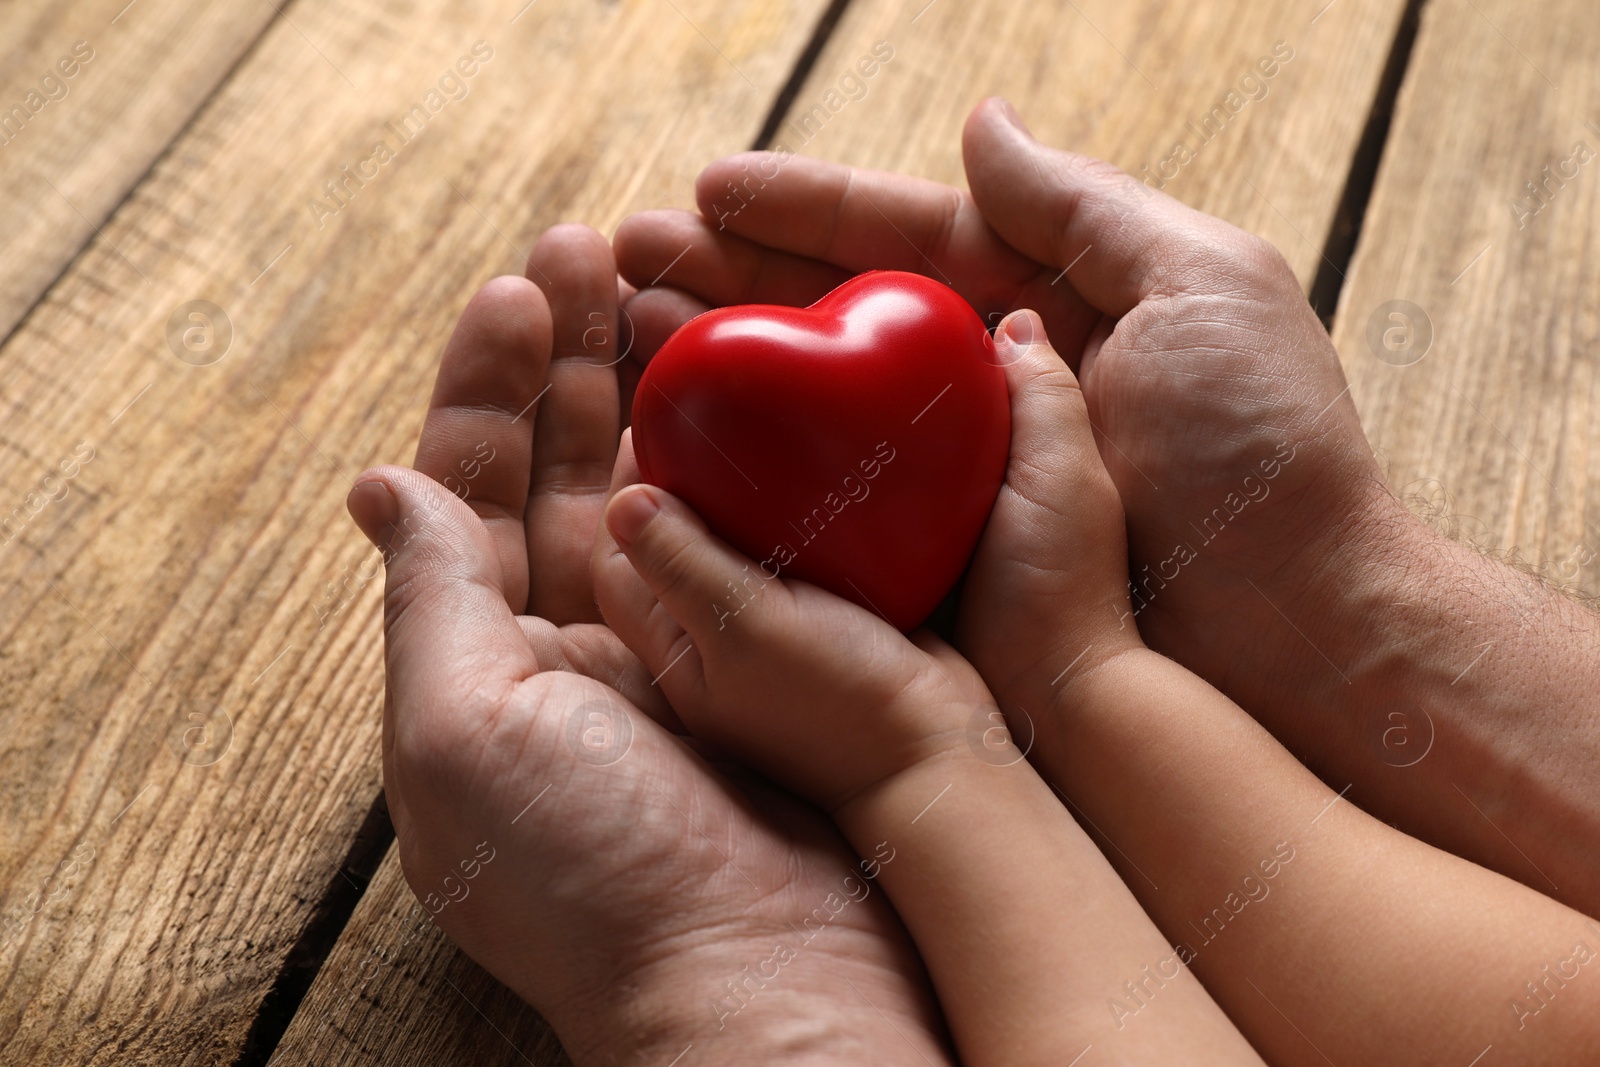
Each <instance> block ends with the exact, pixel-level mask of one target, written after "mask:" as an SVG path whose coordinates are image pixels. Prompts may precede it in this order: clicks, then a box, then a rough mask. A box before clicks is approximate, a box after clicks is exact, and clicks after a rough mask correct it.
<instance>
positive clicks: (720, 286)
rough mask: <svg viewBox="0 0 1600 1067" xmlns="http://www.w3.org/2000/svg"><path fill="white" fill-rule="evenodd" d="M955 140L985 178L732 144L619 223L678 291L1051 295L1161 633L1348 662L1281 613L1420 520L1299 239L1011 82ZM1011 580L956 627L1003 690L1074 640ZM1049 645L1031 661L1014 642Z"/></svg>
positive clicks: (1224, 647) (973, 605)
mask: <svg viewBox="0 0 1600 1067" xmlns="http://www.w3.org/2000/svg"><path fill="white" fill-rule="evenodd" d="M963 147H964V151H965V157H966V165H967V174H968V179H969V183H970V185H971V188H972V192H971V194H970V195H969V194H967V193H965V192H962V191H960V190H957V189H954V188H950V187H948V186H944V185H940V184H937V183H933V182H929V181H924V180H920V179H915V178H909V177H904V176H900V175H892V174H884V173H878V172H873V171H866V170H861V169H852V168H849V167H846V166H842V165H839V164H835V163H827V162H822V161H819V160H812V159H806V158H803V157H797V156H790V155H785V154H775V153H746V154H744V155H740V156H734V157H730V158H728V159H724V160H721V161H718V162H717V163H714V164H712V165H711V166H710V167H708V168H707V169H706V171H705V172H704V173H703V174H702V175H701V177H700V179H699V182H698V184H697V197H698V200H699V207H700V212H701V213H700V214H698V215H696V214H690V213H684V212H650V213H646V214H643V215H639V216H635V217H633V218H632V219H629V220H628V221H627V222H625V223H624V224H623V226H622V228H621V229H620V230H619V231H618V235H617V240H616V247H617V255H618V262H619V265H620V267H621V270H622V273H623V276H624V277H625V278H627V279H629V280H630V281H633V282H635V283H637V284H641V285H649V284H652V283H654V284H656V285H658V286H670V287H673V288H674V289H675V290H676V291H677V293H678V294H685V295H673V296H670V297H669V296H666V295H663V296H660V297H657V298H652V299H653V300H658V301H659V302H660V304H661V305H666V304H668V303H669V302H676V303H675V306H678V307H684V306H692V305H694V304H696V303H698V305H699V306H706V305H724V304H735V303H747V302H771V303H785V304H805V303H809V302H811V301H814V300H815V299H817V298H818V297H820V296H821V295H823V294H824V293H825V292H826V291H827V290H828V289H829V288H831V287H832V286H834V285H836V284H838V283H839V282H840V281H842V280H844V279H845V278H846V277H849V276H850V275H851V274H853V273H856V272H859V271H863V270H869V269H896V270H910V271H919V272H921V273H924V274H927V275H930V276H932V277H935V278H940V279H942V280H944V281H945V282H947V283H948V284H950V285H951V286H952V287H953V288H954V289H955V290H956V291H957V292H959V293H960V294H961V295H962V296H964V297H965V298H966V299H967V300H968V301H969V302H970V303H971V304H972V305H973V307H974V308H976V309H977V310H978V312H979V313H980V314H981V315H983V316H984V317H985V319H986V321H988V322H990V323H991V324H993V323H996V322H998V320H999V319H1000V318H1001V317H1003V316H1004V315H1006V314H1008V313H1010V312H1011V311H1014V310H1016V309H1018V308H1022V307H1031V308H1034V309H1036V310H1037V311H1038V313H1039V314H1040V316H1041V318H1042V321H1043V323H1044V328H1045V331H1046V333H1047V335H1048V338H1049V340H1050V342H1051V343H1052V344H1053V345H1054V347H1055V348H1056V349H1057V350H1058V351H1059V352H1061V354H1062V356H1063V357H1064V358H1065V359H1066V361H1067V363H1068V364H1069V365H1070V366H1071V367H1072V368H1073V369H1074V370H1075V371H1076V373H1077V376H1078V379H1079V381H1080V383H1081V385H1082V390H1083V397H1084V400H1085V402H1086V403H1087V408H1088V414H1089V418H1090V421H1091V423H1092V425H1093V427H1094V431H1095V436H1096V442H1097V444H1098V446H1099V449H1100V453H1101V456H1102V459H1103V460H1104V463H1105V465H1106V467H1107V468H1108V469H1109V471H1110V473H1111V477H1112V480H1113V482H1114V484H1115V486H1116V488H1117V490H1118V492H1119V494H1120V497H1121V500H1122V503H1123V505H1124V507H1125V509H1126V512H1127V520H1128V543H1129V551H1130V557H1131V578H1132V590H1131V592H1132V594H1133V596H1132V608H1133V609H1134V614H1135V617H1136V619H1137V624H1138V626H1139V629H1140V630H1141V631H1142V633H1143V635H1144V637H1145V639H1146V640H1147V641H1148V642H1149V643H1150V644H1151V645H1152V646H1153V647H1156V648H1157V649H1160V650H1162V651H1167V652H1169V653H1170V654H1172V655H1174V656H1176V657H1177V658H1178V659H1180V660H1181V661H1182V662H1183V663H1184V664H1185V665H1187V666H1189V667H1191V668H1192V669H1194V670H1196V671H1197V672H1198V673H1200V674H1202V675H1203V676H1205V677H1206V678H1207V679H1209V680H1211V681H1213V682H1214V683H1216V684H1218V685H1219V686H1220V687H1221V688H1223V689H1225V690H1227V691H1229V692H1230V693H1231V694H1232V695H1234V696H1235V697H1236V698H1237V699H1239V700H1240V701H1241V703H1244V704H1245V705H1246V706H1252V704H1253V700H1252V687H1253V686H1255V685H1258V684H1261V682H1260V680H1261V679H1263V678H1264V677H1269V676H1273V675H1276V676H1277V677H1279V678H1281V677H1282V676H1283V674H1284V673H1285V672H1288V673H1290V674H1293V675H1294V676H1297V677H1305V676H1311V677H1315V678H1316V679H1317V680H1318V682H1319V683H1320V682H1321V681H1324V680H1325V679H1324V678H1323V677H1322V675H1324V674H1326V675H1327V676H1328V677H1333V673H1332V672H1331V671H1330V670H1329V668H1328V665H1327V663H1326V662H1325V661H1324V660H1323V659H1322V658H1321V657H1320V656H1319V654H1318V653H1317V652H1316V651H1315V647H1316V643H1317V641H1318V635H1317V634H1315V633H1309V632H1304V631H1303V630H1297V629H1296V628H1294V627H1292V626H1290V625H1287V624H1286V623H1285V620H1284V617H1283V615H1282V613H1283V612H1289V613H1291V614H1292V613H1294V610H1293V606H1295V605H1301V604H1306V603H1314V602H1315V601H1316V600H1317V598H1318V597H1319V596H1322V595H1324V594H1325V593H1326V591H1327V590H1328V588H1329V587H1330V585H1333V584H1336V583H1339V582H1342V581H1348V580H1350V578H1349V575H1350V574H1352V573H1357V574H1359V573H1360V571H1361V568H1362V567H1363V566H1369V565H1370V564H1371V563H1372V558H1371V557H1372V556H1373V554H1374V553H1378V552H1381V551H1382V548H1383V546H1382V545H1381V544H1374V543H1373V542H1374V539H1375V538H1376V539H1379V540H1381V539H1382V538H1383V537H1385V536H1388V535H1393V536H1395V537H1397V538H1398V537H1404V536H1405V535H1406V534H1407V532H1408V531H1410V530H1412V529H1413V528H1414V524H1412V523H1411V521H1410V520H1409V518H1408V516H1407V513H1406V512H1405V509H1404V507H1403V505H1401V504H1400V503H1399V502H1398V501H1397V500H1396V499H1395V498H1394V496H1393V494H1392V493H1390V492H1389V491H1388V489H1387V487H1386V486H1385V484H1384V481H1383V477H1382V474H1381V472H1380V470H1379V468H1378V466H1377V463H1376V461H1375V460H1374V458H1373V456H1372V453H1371V449H1370V448H1369V446H1368V445H1367V443H1366V440H1365V438H1364V436H1363V435H1362V432H1361V428H1360V424H1359V421H1358V419H1357V416H1356V412H1355V408H1354V405H1353V404H1352V402H1351V400H1350V398H1349V393H1348V387H1347V386H1346V384H1345V380H1344V377H1343V373H1342V371H1341V369H1340V366H1339V362H1338V358H1337V355H1336V353H1335V352H1334V349H1333V346H1332V344H1331V342H1330V341H1329V339H1328V336H1327V333H1326V332H1325V331H1324V330H1323V328H1322V326H1321V324H1320V323H1319V322H1318V320H1317V318H1316V315H1315V314H1314V313H1313V311H1312V310H1311V308H1310V307H1309V305H1308V304H1307V302H1306V300H1305V298H1304V295H1303V294H1302V292H1301V291H1300V288H1299V285H1298V283H1297V281H1296V279H1295V277H1294V275H1293V273H1292V272H1291V271H1290V269H1289V267H1288V266H1287V264H1286V263H1285V262H1284V260H1283V257H1282V256H1281V255H1280V254H1279V253H1278V252H1277V251H1276V250H1275V249H1274V248H1273V247H1272V246H1271V245H1270V244H1268V243H1267V242H1265V241H1264V240H1262V239H1260V238H1257V237H1254V236H1252V235H1250V234H1248V233H1245V232H1244V231H1242V230H1239V229H1237V228H1235V227H1233V226H1231V225H1229V224H1227V223H1224V222H1222V221H1221V220H1218V219H1215V218H1212V217H1210V216H1207V215H1205V214H1203V213H1201V212H1198V211H1195V210H1193V209H1191V208H1188V207H1186V206H1184V205H1183V204H1181V203H1179V202H1178V201H1176V200H1174V199H1172V198H1171V197H1169V196H1167V195H1165V194H1163V193H1160V192H1157V191H1156V190H1153V189H1151V188H1149V187H1148V186H1146V185H1144V184H1143V183H1141V182H1139V181H1137V180H1136V179H1134V178H1132V177H1130V176H1128V175H1126V174H1123V173H1122V172H1120V171H1118V170H1117V169H1116V168H1114V167H1112V166H1110V165H1109V164H1106V163H1102V162H1100V161H1098V160H1094V159H1089V158H1087V157H1084V156H1079V155H1075V154H1072V153H1069V152H1062V151H1057V150H1054V149H1050V148H1047V147H1045V146H1043V145H1040V144H1039V143H1038V142H1036V141H1035V140H1034V139H1033V138H1032V137H1031V135H1030V134H1029V133H1028V132H1027V131H1026V130H1025V129H1024V128H1023V126H1022V124H1021V122H1020V121H1019V120H1018V119H1017V118H1016V116H1015V113H1014V112H1012V111H1011V110H1010V108H1009V107H1008V106H1007V105H1006V104H1005V103H1004V102H1003V101H999V100H989V101H986V102H984V103H983V104H982V105H980V106H979V107H978V108H977V109H976V110H975V111H974V112H973V114H972V116H971V117H970V118H969V120H968V122H967V126H966V130H965V133H964V143H963ZM649 295H650V294H649V293H648V292H647V293H641V294H640V297H639V299H640V300H641V301H643V300H645V299H646V298H647V297H648V296H649ZM652 306H656V305H655V304H652ZM653 328H655V329H658V330H659V329H661V328H662V326H661V325H659V324H657V325H655V326H654V327H653ZM1013 460H1014V461H1017V460H1021V461H1023V462H1026V460H1027V457H1026V456H1015V455H1014V456H1013ZM994 521H995V522H999V523H1004V522H1006V521H1007V520H1005V518H1004V513H1003V512H1001V513H997V515H996V517H995V520H994ZM1026 534H1027V530H1026V528H1025V527H1021V526H1018V527H1014V528H1013V530H1012V533H1011V534H1010V535H1007V534H1006V533H1005V531H1003V530H1001V531H994V530H991V536H988V537H986V539H985V542H984V545H983V546H982V547H981V548H980V551H979V556H978V559H977V561H976V562H975V567H976V568H977V569H978V570H979V571H983V570H985V569H987V570H989V571H994V570H995V569H996V566H997V561H995V560H989V561H987V563H986V560H985V554H986V553H1001V554H1002V555H1003V556H1004V557H1005V558H1004V559H1002V560H1000V561H998V563H1011V564H1016V565H1025V562H1026V553H1027V551H1028V546H1027V543H1026ZM1352 554H1355V555H1356V556H1359V557H1360V558H1359V559H1357V560H1356V561H1355V562H1352ZM1362 554H1365V555H1362ZM1069 592H1070V591H1067V590H1062V595H1068V594H1069ZM1004 598H1005V594H1004V592H1003V589H1002V587H1000V586H998V585H987V586H986V585H985V584H984V583H982V582H972V581H969V582H968V583H967V586H966V588H965V591H964V600H963V609H962V610H963V612H964V613H965V615H966V620H967V624H966V625H965V626H963V627H962V632H963V634H964V635H965V639H964V642H963V644H962V651H963V652H965V653H967V654H968V655H969V656H970V657H971V658H972V659H973V662H974V663H975V664H977V665H978V667H979V668H980V670H982V671H983V672H984V675H985V677H986V678H987V679H988V680H989V681H990V683H991V685H993V686H999V687H1001V688H1000V690H999V691H997V695H998V696H1000V697H1002V699H1005V700H1014V701H1025V700H1030V699H1037V696H1038V693H1039V689H1038V686H1037V679H1038V677H1041V676H1043V677H1054V676H1056V675H1058V674H1059V673H1060V672H1061V671H1063V670H1066V669H1067V668H1068V667H1069V666H1071V661H1072V657H1073V656H1074V655H1076V654H1077V652H1078V651H1080V650H1079V649H1077V648H1068V647H1065V646H1062V647H1059V648H1057V647H1027V648H1022V647H1018V643H1019V640H1020V641H1022V642H1026V641H1027V640H1028V638H1029V635H1028V634H1027V633H1025V632H1023V631H1022V628H1020V627H1015V626H1012V625H1009V624H1006V623H1005V622H1004V621H1003V620H1004V619H1005V618H1006V607H1005V604H1004ZM1313 614H1314V613H1313ZM1033 654H1037V655H1038V656H1039V657H1041V658H1040V660H1039V662H1038V663H1037V664H1036V665H1035V668H1034V669H1033V670H1032V671H1031V672H1030V673H1029V677H1028V679H1026V680H1024V679H1023V678H1022V676H1021V674H1019V673H1018V671H1017V669H1016V668H1017V667H1018V661H1019V660H1020V659H1021V658H1023V657H1025V656H1026V655H1033ZM1319 672H1320V673H1319ZM1334 681H1337V678H1334ZM1002 683H1004V684H1002ZM1273 726H1274V729H1275V730H1276V729H1279V727H1280V726H1281V727H1282V728H1283V729H1284V730H1285V731H1286V732H1288V733H1290V734H1293V732H1294V731H1296V730H1302V731H1304V730H1308V729H1312V728H1313V727H1312V726H1311V724H1310V723H1309V721H1308V722H1307V723H1290V722H1285V723H1277V722H1275V723H1274V724H1273ZM1285 739H1286V740H1290V742H1291V744H1293V743H1294V741H1295V740H1299V741H1306V740H1307V739H1306V738H1304V737H1297V738H1293V739H1291V738H1285ZM1296 747H1297V748H1300V749H1302V750H1304V749H1307V748H1309V749H1312V750H1314V749H1315V747H1316V746H1315V743H1314V741H1312V742H1311V743H1308V744H1302V745H1298V746H1296Z"/></svg>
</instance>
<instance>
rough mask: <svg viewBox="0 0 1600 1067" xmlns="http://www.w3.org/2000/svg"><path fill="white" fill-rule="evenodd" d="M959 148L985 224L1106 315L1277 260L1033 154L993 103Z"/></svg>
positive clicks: (1172, 207) (1204, 222)
mask: <svg viewBox="0 0 1600 1067" xmlns="http://www.w3.org/2000/svg"><path fill="white" fill-rule="evenodd" d="M961 144H962V155H963V157H964V158H965V160H966V169H967V182H968V184H969V185H970V186H971V187H972V197H973V200H974V201H975V202H976V204H977V206H978V208H980V209H981V210H982V212H983V215H984V217H985V218H986V219H987V220H988V222H989V224H990V225H991V226H993V227H994V229H995V230H996V231H997V232H998V233H999V235H1000V236H1001V237H1002V238H1004V239H1005V241H1006V242H1007V243H1008V244H1010V245H1012V246H1013V247H1015V248H1016V249H1018V250H1019V251H1020V252H1021V253H1023V254H1024V255H1026V256H1029V257H1031V258H1032V259H1035V260H1037V261H1039V262H1041V263H1047V264H1050V265H1051V266H1053V267H1055V268H1057V269H1060V270H1062V271H1064V272H1065V274H1066V278H1067V280H1068V281H1069V282H1070V283H1071V285H1072V286H1073V288H1074V289H1076V290H1077V291H1078V292H1080V293H1082V294H1083V296H1084V297H1085V298H1087V300H1088V301H1089V303H1090V304H1092V305H1094V307H1095V308H1097V309H1099V310H1100V311H1101V312H1104V313H1105V314H1108V315H1117V316H1120V315H1125V314H1127V313H1128V312H1129V311H1130V310H1132V309H1133V308H1134V307H1135V306H1137V305H1138V304H1139V303H1140V302H1141V301H1143V300H1144V299H1146V298H1147V297H1150V296H1152V295H1154V294H1157V293H1177V292H1184V291H1198V287H1200V286H1206V285H1212V286H1218V285H1220V286H1227V285H1230V284H1232V282H1231V274H1232V272H1231V271H1230V270H1226V269H1224V270H1219V269H1218V268H1227V267H1230V266H1233V265H1235V264H1239V263H1244V264H1246V265H1250V266H1254V265H1257V262H1256V261H1260V260H1265V259H1268V258H1270V257H1271V256H1272V255H1273V254H1274V252H1273V250H1272V248H1271V246H1270V245H1269V244H1267V242H1265V241H1263V240H1261V239H1260V238H1258V237H1255V236H1253V235H1251V234H1248V233H1245V232H1244V231H1243V230H1240V229H1237V228H1236V227H1233V226H1230V225H1229V224H1227V223H1225V222H1223V221H1222V220H1221V219H1217V218H1213V217H1212V216H1210V215H1206V214H1204V213H1202V212H1199V211H1196V210H1194V209H1193V208H1191V207H1188V206H1186V205H1184V204H1182V203H1180V202H1178V201H1177V200H1175V199H1173V198H1172V197H1170V196H1168V195H1166V194H1165V193H1162V192H1159V191H1158V190H1156V189H1153V188H1151V187H1150V186H1149V185H1147V184H1146V183H1144V182H1142V181H1140V180H1139V179H1137V178H1135V177H1133V176H1132V175H1129V174H1125V173H1123V172H1122V171H1120V170H1118V169H1117V168H1116V167H1114V166H1112V165H1111V164H1109V163H1105V162H1103V161H1101V160H1098V159H1093V158H1091V157H1089V156H1083V155H1078V154H1077V153H1075V152H1066V151H1062V150H1060V149H1055V148H1049V147H1047V146H1045V145H1042V144H1040V143H1039V142H1038V141H1036V140H1034V138H1033V135H1032V134H1031V133H1029V132H1028V130H1027V127H1025V126H1024V125H1023V124H1022V120H1021V118H1020V117H1018V116H1017V113H1016V112H1015V110H1013V109H1012V108H1011V106H1010V105H1009V104H1007V103H1006V102H1005V101H1004V100H1001V99H1000V98H998V97H991V98H990V99H988V100H985V101H984V102H983V103H981V104H979V105H978V106H977V108H975V109H974V110H973V112H972V114H971V115H970V116H968V118H967V123H966V126H965V128H964V129H963V131H962V140H961ZM1279 258H1281V257H1279ZM1052 336H1053V335H1052Z"/></svg>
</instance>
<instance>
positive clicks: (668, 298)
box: [617, 286, 710, 426]
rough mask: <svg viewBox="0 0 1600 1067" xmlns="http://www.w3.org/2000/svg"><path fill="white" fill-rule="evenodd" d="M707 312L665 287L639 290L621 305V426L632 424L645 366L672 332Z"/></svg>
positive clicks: (706, 308)
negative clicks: (624, 348) (624, 353)
mask: <svg viewBox="0 0 1600 1067" xmlns="http://www.w3.org/2000/svg"><path fill="white" fill-rule="evenodd" d="M709 310H710V305H708V304H707V303H706V302H705V301H704V300H701V299H700V298H698V297H696V296H692V295H690V294H689V293H685V292H680V291H679V290H677V289H669V288H667V287H665V286H659V287H651V288H646V289H640V290H639V291H638V292H637V293H635V294H634V295H633V296H630V297H629V298H628V299H627V300H625V301H624V302H623V304H622V307H621V308H620V309H619V314H620V316H621V320H622V323H623V326H624V331H623V333H624V336H625V337H627V339H628V342H629V355H628V358H627V359H625V360H623V361H622V362H621V363H620V364H618V365H617V389H618V390H619V393H620V396H619V399H620V401H621V405H622V425H623V426H627V425H628V424H629V423H630V422H631V421H632V414H633V395H634V393H635V392H636V391H637V390H638V387H639V376H640V375H641V374H643V373H644V368H645V366H647V365H648V364H649V362H650V360H651V358H652V357H653V356H654V355H655V354H656V352H658V351H659V350H660V348H661V346H662V345H663V344H665V343H666V340H667V338H668V337H671V336H672V333H673V331H674V330H676V329H677V328H678V327H679V326H682V325H683V324H684V323H686V322H688V321H689V320H690V319H692V318H694V317H695V316H696V315H699V314H701V313H702V312H705V311H709Z"/></svg>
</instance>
